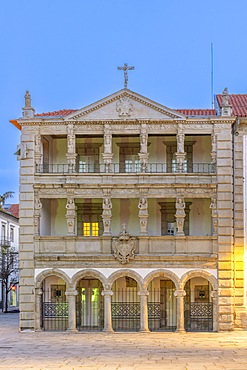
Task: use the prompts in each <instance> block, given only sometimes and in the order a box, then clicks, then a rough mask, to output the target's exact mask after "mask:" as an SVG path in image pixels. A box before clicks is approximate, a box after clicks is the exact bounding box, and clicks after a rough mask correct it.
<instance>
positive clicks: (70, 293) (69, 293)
mask: <svg viewBox="0 0 247 370" xmlns="http://www.w3.org/2000/svg"><path fill="white" fill-rule="evenodd" d="M65 295H66V296H68V297H69V296H77V295H78V292H77V290H74V289H73V290H72V289H71V290H70V289H69V290H66V292H65Z"/></svg>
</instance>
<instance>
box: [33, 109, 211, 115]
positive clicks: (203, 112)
mask: <svg viewBox="0 0 247 370" xmlns="http://www.w3.org/2000/svg"><path fill="white" fill-rule="evenodd" d="M77 110H78V109H61V110H57V111H54V112H46V113H38V114H35V116H36V117H65V116H68V115H69V114H70V113H73V112H76V111H77ZM176 111H177V112H179V113H182V114H184V115H186V116H215V115H216V111H215V109H176Z"/></svg>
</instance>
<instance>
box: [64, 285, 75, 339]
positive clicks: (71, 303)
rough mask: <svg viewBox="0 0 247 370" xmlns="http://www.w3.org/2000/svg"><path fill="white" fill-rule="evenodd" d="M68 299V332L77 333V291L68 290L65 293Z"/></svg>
mask: <svg viewBox="0 0 247 370" xmlns="http://www.w3.org/2000/svg"><path fill="white" fill-rule="evenodd" d="M65 295H66V296H67V297H68V329H67V331H71V332H75V331H77V329H76V296H77V295H78V292H77V290H68V291H67V292H65Z"/></svg>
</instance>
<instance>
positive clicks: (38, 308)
mask: <svg viewBox="0 0 247 370" xmlns="http://www.w3.org/2000/svg"><path fill="white" fill-rule="evenodd" d="M42 294H43V290H42V289H40V288H35V324H34V330H35V331H41V320H40V319H41V314H42Z"/></svg>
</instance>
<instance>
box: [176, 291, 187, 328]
mask: <svg viewBox="0 0 247 370" xmlns="http://www.w3.org/2000/svg"><path fill="white" fill-rule="evenodd" d="M174 296H175V297H176V298H177V330H176V332H177V333H185V330H184V297H185V296H186V292H185V290H183V289H181V290H176V291H175V292H174Z"/></svg>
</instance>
